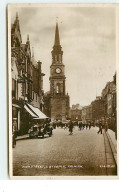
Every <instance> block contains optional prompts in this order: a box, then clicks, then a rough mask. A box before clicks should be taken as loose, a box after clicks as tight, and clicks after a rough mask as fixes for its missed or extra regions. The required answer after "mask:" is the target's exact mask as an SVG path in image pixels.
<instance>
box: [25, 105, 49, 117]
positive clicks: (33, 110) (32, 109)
mask: <svg viewBox="0 0 119 195" xmlns="http://www.w3.org/2000/svg"><path fill="white" fill-rule="evenodd" d="M25 106H26V107H25V109H26V108H27V109H29V110H30V112H31V113H32V114H33V115H34V116H33V117H34V119H46V118H48V117H47V116H46V115H45V114H44V113H42V112H41V111H40V109H39V108H36V107H34V106H32V105H30V104H26V105H25ZM28 112H29V111H28Z"/></svg>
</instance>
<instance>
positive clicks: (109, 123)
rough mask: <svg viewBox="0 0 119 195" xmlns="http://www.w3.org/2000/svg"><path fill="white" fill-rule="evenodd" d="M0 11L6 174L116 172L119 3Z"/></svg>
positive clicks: (15, 6)
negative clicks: (4, 25)
mask: <svg viewBox="0 0 119 195" xmlns="http://www.w3.org/2000/svg"><path fill="white" fill-rule="evenodd" d="M7 11H8V87H9V173H10V177H11V178H14V179H17V178H21V179H22V178H38V179H44V178H49V179H54V178H55V179H62V178H63V179H65V178H66V179H67V178H69V179H70V178H71V179H72V178H74V179H80V178H84V179H85V178H110V177H111V178H117V177H118V150H117V148H118V147H117V144H118V141H117V140H118V133H117V122H118V121H117V114H118V110H117V107H118V104H117V102H118V101H117V90H118V88H117V84H116V83H117V82H118V76H117V75H118V64H119V58H118V54H119V50H118V45H119V38H118V37H119V7H118V6H117V5H115V4H10V5H8V10H7Z"/></svg>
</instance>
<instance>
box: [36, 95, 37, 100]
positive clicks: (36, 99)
mask: <svg viewBox="0 0 119 195" xmlns="http://www.w3.org/2000/svg"><path fill="white" fill-rule="evenodd" d="M36 102H37V94H36Z"/></svg>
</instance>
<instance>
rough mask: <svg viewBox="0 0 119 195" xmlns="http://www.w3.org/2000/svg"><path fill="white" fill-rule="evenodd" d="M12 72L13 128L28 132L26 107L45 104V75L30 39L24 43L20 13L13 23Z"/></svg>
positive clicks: (22, 132) (20, 131)
mask: <svg viewBox="0 0 119 195" xmlns="http://www.w3.org/2000/svg"><path fill="white" fill-rule="evenodd" d="M11 74H12V81H11V82H12V126H13V127H12V128H13V129H14V130H16V131H18V132H19V133H21V134H24V133H27V132H28V129H29V121H30V120H32V117H31V116H30V114H29V113H28V112H27V111H26V110H25V109H24V104H25V103H28V104H31V105H33V106H35V107H38V108H41V107H42V105H43V101H42V99H43V76H44V74H43V73H42V71H41V62H40V61H39V62H35V61H34V60H33V56H31V49H30V40H29V36H28V35H27V40H26V43H22V36H21V31H20V23H19V18H18V14H17V15H16V19H15V21H14V23H13V24H12V25H11Z"/></svg>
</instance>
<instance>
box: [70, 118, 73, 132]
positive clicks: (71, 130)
mask: <svg viewBox="0 0 119 195" xmlns="http://www.w3.org/2000/svg"><path fill="white" fill-rule="evenodd" d="M72 134H73V122H72V121H70V123H69V135H72Z"/></svg>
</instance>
